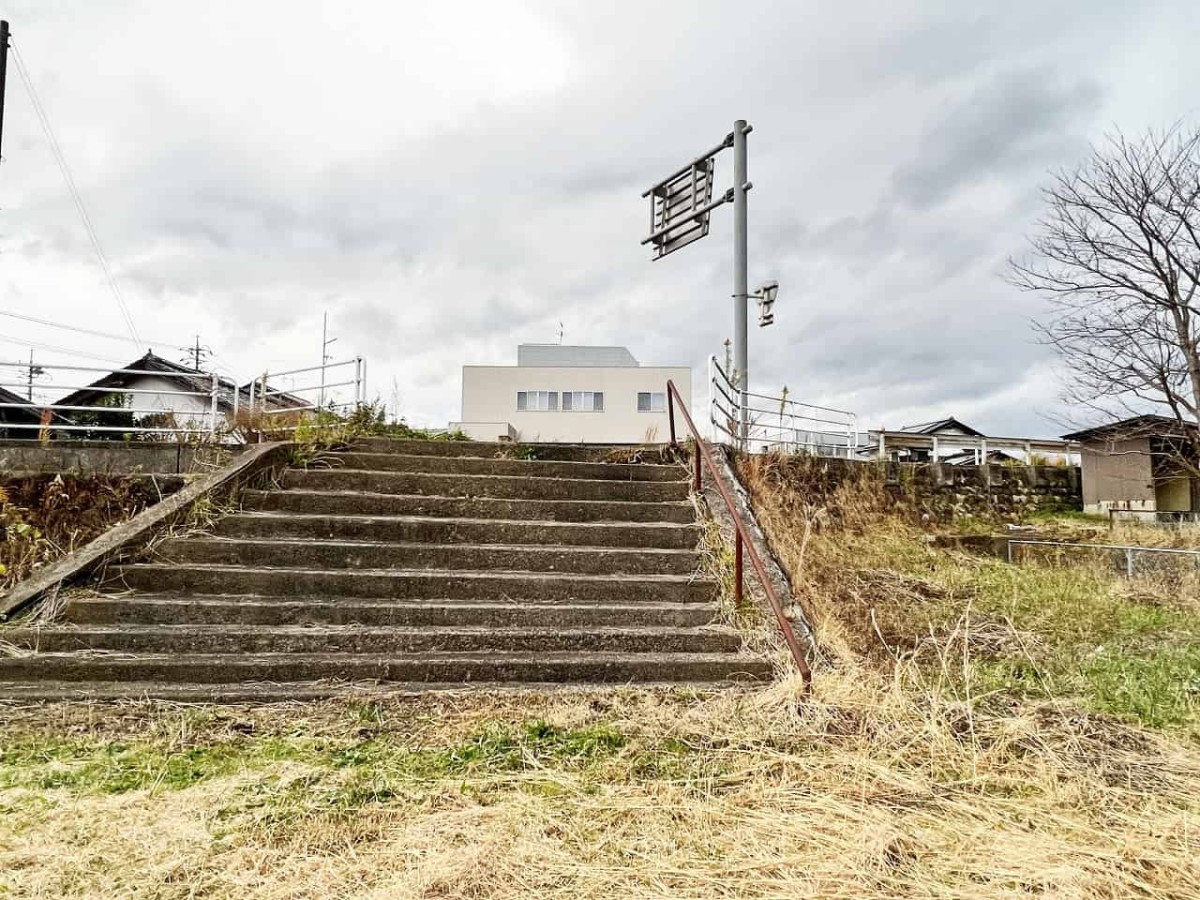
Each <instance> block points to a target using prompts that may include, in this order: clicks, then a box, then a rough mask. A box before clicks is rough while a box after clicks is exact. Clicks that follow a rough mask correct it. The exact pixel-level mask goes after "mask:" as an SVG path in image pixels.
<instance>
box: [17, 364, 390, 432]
mask: <svg viewBox="0 0 1200 900" xmlns="http://www.w3.org/2000/svg"><path fill="white" fill-rule="evenodd" d="M13 369H16V370H18V371H19V370H21V369H25V371H26V372H27V373H28V372H29V368H28V366H27V365H26V364H24V363H0V388H4V389H5V391H6V393H0V434H6V435H9V436H13V437H41V438H44V439H50V438H55V437H58V438H75V439H79V438H88V437H91V436H95V437H98V438H110V439H111V438H113V437H124V436H129V437H131V438H133V439H138V440H178V441H182V440H195V439H203V440H214V441H226V442H237V441H240V440H243V439H244V436H243V435H241V433H240V432H241V430H242V429H241V422H240V417H239V413H240V411H241V410H242V409H245V408H247V407H248V410H249V411H250V412H252V413H257V414H258V415H260V416H262V417H263V418H264V419H265V420H266V421H268V422H271V424H270V425H269V428H270V430H271V431H294V430H295V429H296V428H297V427H298V426H299V424H300V421H301V419H302V418H303V415H304V414H305V413H312V412H314V411H316V410H325V411H328V412H329V413H331V414H333V415H335V416H341V415H345V414H346V413H348V412H351V411H353V410H354V409H355V408H356V407H358V406H359V405H360V404H362V403H364V402H365V400H366V371H367V364H366V360H364V359H363V358H362V357H361V356H357V357H354V358H353V359H348V360H342V361H339V362H331V363H326V364H325V365H323V366H308V367H305V368H300V369H291V370H288V371H283V372H275V373H267V372H264V373H263V374H262V376H260V377H259V378H258V379H255V380H254V381H253V382H251V383H250V384H249V385H248V386H243V387H239V386H238V384H237V382H236V381H233V380H231V379H227V378H222V377H221V376H220V375H218V374H216V373H209V372H192V371H173V370H171V369H165V368H164V369H155V368H136V369H105V368H100V367H96V366H71V365H64V366H59V365H48V364H47V365H39V366H37V367H36V374H37V377H38V378H48V379H50V383H48V384H47V383H35V382H33V380H32V379H31V378H30V377H29V375H26V376H25V377H24V378H19V377H13V375H12V374H11V373H12V370H13ZM97 374H99V377H98V378H97V377H93V380H92V383H90V384H81V383H78V382H86V381H88V376H89V375H90V376H96V375H97ZM113 375H116V376H122V375H126V376H137V377H140V378H143V379H154V380H156V381H160V382H163V384H162V386H152V387H146V386H141V387H137V386H129V387H127V386H125V385H123V384H113V385H105V384H99V383H97V382H99V381H102V380H104V378H105V377H107V376H113ZM298 375H307V376H309V378H308V380H309V381H311V382H312V383H304V384H301V386H299V387H288V388H286V389H285V388H281V387H276V386H273V385H272V384H271V380H272V379H274V380H275V381H276V384H278V382H279V379H282V378H295V377H296V376H298ZM135 384H136V382H135ZM347 388H351V389H352V390H349V391H348V390H346V389H347ZM79 391H88V392H89V394H90V396H89V397H87V398H81V399H77V400H76V401H75V402H67V403H64V402H63V401H64V400H70V399H71V396H72V395H73V394H75V393H77V392H79ZM50 392H53V393H54V394H55V395H57V396H58V397H59V399H58V400H48V399H47V396H46V395H47V394H49V393H50ZM10 395H12V396H10ZM286 413H292V414H295V416H296V418H295V421H294V422H293V421H286V422H284V423H283V424H277V423H276V422H273V421H271V418H268V417H275V416H279V415H282V414H286ZM310 418H311V416H310Z"/></svg>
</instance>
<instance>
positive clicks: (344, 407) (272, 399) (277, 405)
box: [249, 356, 367, 431]
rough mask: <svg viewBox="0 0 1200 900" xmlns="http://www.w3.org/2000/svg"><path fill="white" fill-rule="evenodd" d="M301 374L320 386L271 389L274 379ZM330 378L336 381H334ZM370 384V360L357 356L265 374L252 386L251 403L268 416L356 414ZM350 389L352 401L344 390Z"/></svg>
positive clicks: (281, 428)
mask: <svg viewBox="0 0 1200 900" xmlns="http://www.w3.org/2000/svg"><path fill="white" fill-rule="evenodd" d="M350 367H353V371H352V372H351V371H347V370H348V369H349V368H350ZM331 373H332V374H331ZM297 375H306V376H308V377H309V378H311V379H315V380H316V383H314V384H305V385H302V386H300V387H288V388H286V389H285V388H277V387H272V386H271V379H275V380H276V382H277V383H278V381H279V380H280V379H283V378H295V377H296V376H297ZM330 377H332V378H333V379H334V380H332V381H330V380H329V378H330ZM337 379H341V380H337ZM366 385H367V361H366V360H365V359H363V358H362V357H361V356H356V357H354V358H353V359H344V360H341V361H339V362H331V363H325V364H324V365H322V366H305V367H304V368H300V369H288V370H286V371H283V372H263V373H262V375H260V376H259V377H258V378H256V379H255V380H254V381H252V382H251V383H250V396H249V401H250V406H251V408H252V409H255V410H257V411H259V412H260V413H262V414H263V415H266V416H277V415H284V414H288V413H292V414H295V413H303V412H315V411H317V410H323V411H326V412H330V413H334V414H344V413H347V412H351V411H353V410H354V409H355V408H357V407H358V406H360V405H361V404H362V403H364V402H365V401H366V396H367V394H366V389H367V388H366ZM347 387H352V388H353V389H354V390H353V392H352V393H351V394H350V399H348V400H347V399H345V397H346V392H344V391H342V390H341V389H342V388H347ZM273 427H274V426H273ZM297 427H298V425H284V426H279V428H278V429H276V430H281V431H287V430H295V429H296V428H297Z"/></svg>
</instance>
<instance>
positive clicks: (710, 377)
mask: <svg viewBox="0 0 1200 900" xmlns="http://www.w3.org/2000/svg"><path fill="white" fill-rule="evenodd" d="M716 363H717V358H716V357H715V356H710V357H709V358H708V424H709V435H710V437H711V438H712V439H713V440H714V441H715V440H716V439H717V428H716V423H715V422H714V413H713V403H714V400H713V381H714V379H716V377H717V373H716V372H714V371H713V366H714V365H716Z"/></svg>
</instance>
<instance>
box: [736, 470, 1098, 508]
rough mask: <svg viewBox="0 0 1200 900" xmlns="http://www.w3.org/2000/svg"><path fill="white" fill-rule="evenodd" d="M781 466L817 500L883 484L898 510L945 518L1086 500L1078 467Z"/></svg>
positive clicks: (1069, 504) (1068, 505)
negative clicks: (842, 490)
mask: <svg viewBox="0 0 1200 900" xmlns="http://www.w3.org/2000/svg"><path fill="white" fill-rule="evenodd" d="M748 456H749V455H748V454H739V457H740V458H742V459H746V458H748ZM779 464H780V465H781V467H782V472H783V475H784V477H785V478H787V480H788V481H790V482H792V483H793V484H795V485H796V486H797V487H799V488H800V489H801V490H803V491H804V492H805V494H806V495H808V496H809V497H810V498H811V500H812V502H813V503H821V502H823V499H824V498H825V497H828V496H830V495H831V494H832V493H833V491H835V490H836V489H837V488H839V487H841V486H842V485H862V486H863V487H864V490H877V489H878V488H879V487H883V488H885V489H886V490H887V492H888V493H889V494H890V495H891V496H892V498H893V500H894V501H895V503H896V506H897V508H898V509H900V510H905V511H907V512H909V513H911V514H912V515H913V516H914V518H919V517H925V516H928V517H929V518H930V519H932V520H934V521H941V522H951V521H954V520H955V519H960V518H983V519H1000V520H1002V521H1008V522H1013V521H1021V520H1022V519H1023V518H1024V517H1025V516H1027V515H1029V514H1030V513H1033V512H1037V511H1039V510H1042V511H1055V512H1057V511H1062V510H1077V509H1079V508H1080V505H1081V499H1082V498H1081V495H1080V478H1079V470H1078V469H1077V468H1075V467H1073V466H986V467H985V466H950V465H945V464H936V463H907V462H884V463H877V462H867V461H860V460H847V459H835V458H830V457H811V456H782V457H780V458H779Z"/></svg>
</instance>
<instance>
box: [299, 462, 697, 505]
mask: <svg viewBox="0 0 1200 900" xmlns="http://www.w3.org/2000/svg"><path fill="white" fill-rule="evenodd" d="M554 465H572V464H571V463H554ZM287 471H288V472H289V473H293V474H294V473H303V474H305V475H310V474H313V475H325V474H327V473H329V472H337V473H338V474H345V475H387V476H394V477H396V478H454V479H456V480H459V479H468V478H469V479H472V480H489V479H492V480H497V481H498V480H501V479H503V480H505V481H529V480H531V479H536V480H537V481H539V482H542V481H568V482H584V483H586V484H596V485H601V484H604V485H608V486H610V487H611V486H613V485H616V484H638V485H656V484H683V483H685V482H686V481H687V480H688V475H687V473H686V472H685V471H684V470H683V469H680V470H679V472H680V477H679V478H677V479H675V480H674V481H634V480H631V479H621V478H564V477H562V476H559V475H550V476H546V475H536V476H535V475H489V474H486V473H483V472H403V471H397V470H396V469H351V468H350V467H349V466H329V467H328V468H324V467H320V466H314V467H312V468H308V469H302V468H292V469H288V470H287ZM352 493H356V494H357V493H360V492H359V491H353V492H352ZM613 502H625V501H613Z"/></svg>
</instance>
